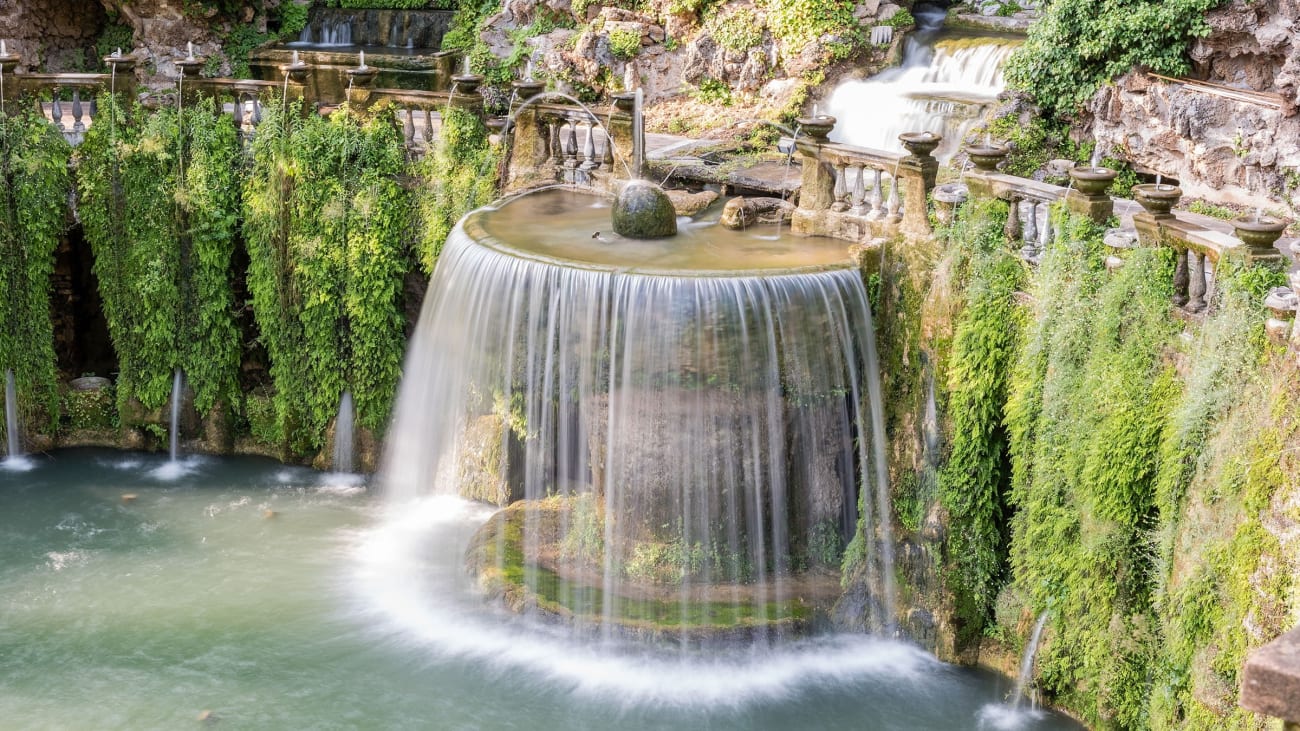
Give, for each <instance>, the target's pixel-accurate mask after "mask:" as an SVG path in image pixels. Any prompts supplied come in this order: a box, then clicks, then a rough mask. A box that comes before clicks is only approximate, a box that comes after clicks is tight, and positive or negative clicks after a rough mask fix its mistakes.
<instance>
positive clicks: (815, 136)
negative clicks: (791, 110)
mask: <svg viewBox="0 0 1300 731" xmlns="http://www.w3.org/2000/svg"><path fill="white" fill-rule="evenodd" d="M795 129H796V131H797V132H800V133H802V134H804V135H806V136H807V137H808V138H809V139H811V140H812V141H813V142H816V143H817V144H819V145H824V144H826V143H827V142H829V140H828V139H827V135H829V134H830V133H831V130H833V129H835V118H834V117H832V116H830V115H829V114H819V115H817V116H815V117H799V118H798V119H796V120H795Z"/></svg>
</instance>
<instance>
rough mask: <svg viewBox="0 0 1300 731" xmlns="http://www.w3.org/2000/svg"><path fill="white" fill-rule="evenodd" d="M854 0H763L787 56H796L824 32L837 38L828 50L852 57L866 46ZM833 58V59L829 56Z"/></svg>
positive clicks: (833, 54) (834, 55)
mask: <svg viewBox="0 0 1300 731" xmlns="http://www.w3.org/2000/svg"><path fill="white" fill-rule="evenodd" d="M854 5H855V4H854V3H853V2H851V0H763V1H762V2H761V3H760V6H761V7H762V8H763V10H764V12H765V13H766V14H767V24H768V27H769V28H771V29H772V35H773V36H774V37H776V38H779V39H781V49H782V51H781V53H782V56H783V57H786V58H793V57H794V56H797V55H798V54H800V53H802V52H803V50H804V48H805V47H806V46H807V45H808V44H809V43H812V42H813V41H816V40H818V39H820V38H821V37H822V36H826V35H829V36H832V37H834V38H836V39H837V40H836V41H834V42H832V43H830V44H829V45H828V48H827V50H828V51H830V56H831V58H832V59H834V60H837V61H838V60H842V59H845V58H848V57H849V55H851V54H852V53H853V51H854V50H855V49H857V48H859V47H861V46H862V43H863V36H862V30H861V28H859V26H858V23H857V20H856V19H854V17H853V8H854ZM827 60H830V59H827Z"/></svg>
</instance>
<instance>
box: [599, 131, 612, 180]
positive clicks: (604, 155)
mask: <svg viewBox="0 0 1300 731" xmlns="http://www.w3.org/2000/svg"><path fill="white" fill-rule="evenodd" d="M601 139H603V140H604V149H603V150H601V153H600V164H601V165H602V166H603V167H604V168H605V170H607V171H610V170H613V169H614V140H613V138H611V137H610V136H609V132H605V131H604V128H601Z"/></svg>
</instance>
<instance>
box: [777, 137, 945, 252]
mask: <svg viewBox="0 0 1300 731" xmlns="http://www.w3.org/2000/svg"><path fill="white" fill-rule="evenodd" d="M832 123H833V121H832ZM795 149H796V150H797V152H798V154H799V157H800V163H801V168H802V170H803V173H802V176H803V177H802V182H801V185H800V192H799V206H798V208H796V209H795V211H794V215H793V219H792V224H791V225H792V228H793V230H794V231H795V232H796V233H800V234H804V235H813V236H831V237H834V238H840V239H846V240H849V241H865V240H869V239H872V238H879V237H888V236H891V235H893V234H895V233H897V232H899V231H903V232H906V233H909V234H913V235H921V236H924V235H927V234H929V232H930V222H929V214H928V210H927V208H928V203H927V201H928V195H929V192H930V190H931V189H932V188H934V182H935V171H937V169H938V161H936V160H935V159H934V158H933V157H931V156H930V154H929V153H928V152H926V153H925V154H923V155H916V154H913V155H908V154H905V153H898V152H888V151H885V150H872V149H868V148H864V147H854V146H851V145H842V144H839V143H833V142H829V141H828V140H826V138H825V132H823V133H821V134H815V135H809V136H806V137H805V136H796V138H795Z"/></svg>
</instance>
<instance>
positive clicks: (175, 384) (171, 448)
mask: <svg viewBox="0 0 1300 731" xmlns="http://www.w3.org/2000/svg"><path fill="white" fill-rule="evenodd" d="M180 427H181V369H180V368H177V369H176V371H175V373H173V374H172V410H171V423H169V424H168V426H167V455H168V457H169V458H170V459H171V461H172V462H175V461H177V460H178V459H179V458H180V453H181V439H180Z"/></svg>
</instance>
